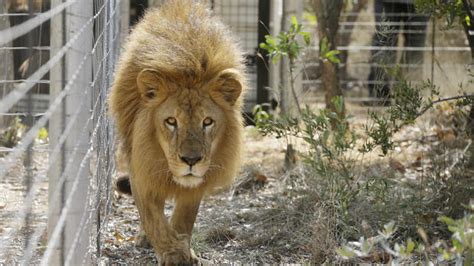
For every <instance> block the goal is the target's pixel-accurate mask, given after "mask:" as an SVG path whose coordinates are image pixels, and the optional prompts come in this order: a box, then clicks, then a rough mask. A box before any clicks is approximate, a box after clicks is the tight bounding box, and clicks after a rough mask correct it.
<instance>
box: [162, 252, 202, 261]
mask: <svg viewBox="0 0 474 266" xmlns="http://www.w3.org/2000/svg"><path fill="white" fill-rule="evenodd" d="M198 264H199V259H198V257H196V255H195V254H194V251H193V250H192V249H190V250H188V251H187V252H186V251H184V250H175V251H169V252H165V253H163V254H162V255H161V265H198Z"/></svg>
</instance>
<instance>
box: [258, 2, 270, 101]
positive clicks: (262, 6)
mask: <svg viewBox="0 0 474 266" xmlns="http://www.w3.org/2000/svg"><path fill="white" fill-rule="evenodd" d="M269 25H270V0H259V1H258V43H257V44H256V45H257V47H258V48H257V49H258V53H260V54H261V55H262V56H261V57H257V104H263V103H268V90H267V87H268V85H269V73H268V56H267V55H268V52H267V51H266V50H264V49H261V48H260V46H259V44H260V43H262V42H265V35H267V34H269V32H268V27H269Z"/></svg>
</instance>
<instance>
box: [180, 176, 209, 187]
mask: <svg viewBox="0 0 474 266" xmlns="http://www.w3.org/2000/svg"><path fill="white" fill-rule="evenodd" d="M173 180H174V181H175V182H176V183H178V184H180V185H181V186H183V187H190V188H193V187H197V186H198V185H200V184H201V183H202V182H203V181H204V178H202V177H201V176H197V175H193V174H191V173H190V174H187V175H183V176H173Z"/></svg>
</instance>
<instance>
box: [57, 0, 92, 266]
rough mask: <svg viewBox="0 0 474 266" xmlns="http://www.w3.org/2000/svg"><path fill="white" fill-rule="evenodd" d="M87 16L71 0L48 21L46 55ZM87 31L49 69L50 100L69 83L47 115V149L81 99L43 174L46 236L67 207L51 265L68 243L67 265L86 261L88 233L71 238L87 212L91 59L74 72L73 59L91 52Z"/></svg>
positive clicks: (88, 6)
mask: <svg viewBox="0 0 474 266" xmlns="http://www.w3.org/2000/svg"><path fill="white" fill-rule="evenodd" d="M60 3H62V1H61V0H53V2H52V6H53V7H54V6H55V5H58V4H60ZM92 16H93V2H92V1H77V2H76V3H75V4H73V5H72V6H71V7H69V8H68V9H67V10H65V11H64V12H63V13H62V15H61V16H56V17H55V18H53V20H52V23H51V29H52V30H51V52H52V53H51V54H55V52H56V51H58V50H59V49H60V48H61V47H62V46H63V45H64V44H65V43H66V42H67V41H68V40H70V38H71V37H72V36H74V35H75V34H77V33H78V32H79V29H81V28H83V27H84V25H86V24H87V22H88V21H89V20H90V19H91V17H92ZM92 35H93V28H92V24H90V26H89V27H87V28H86V29H85V30H84V32H83V34H82V35H81V37H80V38H79V39H78V40H77V41H76V42H75V43H74V44H73V46H72V47H71V49H70V50H69V51H68V52H67V54H66V56H65V57H64V59H63V61H62V63H61V64H58V65H57V66H56V67H55V68H54V69H53V70H52V71H51V99H53V100H54V99H55V98H56V96H57V95H58V94H59V93H61V91H62V90H63V89H64V88H65V84H66V83H67V81H68V80H70V79H74V80H75V81H74V83H73V84H72V88H71V90H70V92H69V93H68V95H67V96H66V98H65V100H64V102H63V106H62V110H60V111H59V112H57V114H55V116H54V117H52V119H51V122H50V147H51V149H50V150H52V149H53V148H54V147H55V145H60V143H59V139H60V137H61V135H62V133H63V131H64V127H65V124H66V123H67V122H68V118H69V117H71V116H73V114H74V113H75V112H76V111H77V109H78V108H79V106H81V103H86V104H84V108H82V110H80V113H79V115H78V118H77V120H76V122H75V124H74V126H73V129H72V130H71V133H70V134H69V135H68V137H67V139H66V141H65V143H64V146H63V147H62V156H61V157H62V158H61V159H59V160H57V162H56V164H55V165H53V166H51V170H50V173H49V178H50V180H49V195H50V198H49V215H48V219H49V220H48V234H49V235H48V236H49V237H50V238H51V234H52V233H53V231H54V228H55V225H56V222H57V220H58V217H59V215H61V213H62V212H65V211H67V216H66V222H65V225H64V227H63V229H62V233H61V240H60V241H58V244H57V245H56V246H55V248H54V252H53V254H52V257H51V259H50V260H49V262H50V263H49V264H51V265H63V264H64V263H65V261H66V256H68V253H69V251H70V249H71V247H72V246H74V249H73V253H71V254H72V257H71V258H70V260H69V263H70V264H72V265H82V264H84V263H87V260H86V261H84V260H83V257H84V254H86V253H88V247H89V234H88V233H84V234H82V235H81V238H80V240H79V241H78V242H76V243H75V241H77V239H76V232H77V231H78V230H79V228H81V226H80V223H81V220H82V219H81V218H82V217H83V216H84V215H87V212H88V211H90V210H88V208H87V207H88V205H89V202H88V195H87V193H88V187H89V176H90V173H89V171H90V169H89V167H88V164H89V160H87V159H86V160H84V158H85V155H86V153H87V150H88V147H89V135H90V131H91V129H90V124H88V120H89V117H90V116H91V113H90V109H91V95H90V94H88V93H84V92H85V90H87V89H88V87H89V86H90V82H91V81H92V62H91V58H90V56H88V59H87V60H86V62H85V63H84V66H83V68H82V70H81V71H80V72H79V73H75V72H76V70H77V67H78V65H79V63H80V62H81V61H82V60H83V59H84V58H85V56H87V55H88V54H89V53H90V52H91V50H92V38H93V36H92ZM74 74H77V76H74ZM84 130H86V131H88V132H89V134H81V133H82V132H83V131H84ZM71 163H72V164H71ZM68 164H71V165H68ZM62 175H64V176H65V178H66V179H65V182H64V183H63V185H62V186H61V187H60V188H59V189H60V190H61V191H60V193H58V197H56V198H53V197H52V195H54V193H55V190H56V187H57V184H58V182H59V179H60V177H61V176H62ZM76 178H79V183H78V185H77V189H75V190H74V191H73V183H74V180H75V179H76ZM71 196H72V197H73V199H72V204H71V206H70V207H69V208H68V209H65V201H66V199H67V198H68V197H71ZM88 227H89V225H87V224H86V225H85V228H86V229H85V230H84V232H89V230H88V229H87V228H88Z"/></svg>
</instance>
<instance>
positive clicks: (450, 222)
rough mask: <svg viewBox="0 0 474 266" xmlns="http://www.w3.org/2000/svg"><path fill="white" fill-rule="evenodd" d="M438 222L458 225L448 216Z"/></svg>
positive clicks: (440, 218) (442, 217)
mask: <svg viewBox="0 0 474 266" xmlns="http://www.w3.org/2000/svg"><path fill="white" fill-rule="evenodd" d="M438 220H439V221H441V222H443V223H445V224H446V225H454V224H456V222H455V221H454V220H453V219H451V218H449V217H447V216H441V217H439V218H438Z"/></svg>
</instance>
